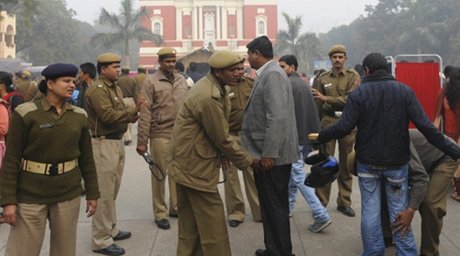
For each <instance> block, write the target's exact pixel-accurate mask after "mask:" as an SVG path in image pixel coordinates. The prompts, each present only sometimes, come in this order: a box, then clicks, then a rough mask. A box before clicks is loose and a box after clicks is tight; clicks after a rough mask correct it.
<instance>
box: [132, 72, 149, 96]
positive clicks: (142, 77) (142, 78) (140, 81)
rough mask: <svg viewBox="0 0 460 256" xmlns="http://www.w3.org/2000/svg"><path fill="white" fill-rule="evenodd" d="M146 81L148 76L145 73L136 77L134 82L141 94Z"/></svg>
mask: <svg viewBox="0 0 460 256" xmlns="http://www.w3.org/2000/svg"><path fill="white" fill-rule="evenodd" d="M145 79H147V75H146V74H145V73H138V74H137V75H136V76H135V77H134V80H135V81H136V85H137V91H138V92H141V90H142V84H143V83H144V81H145Z"/></svg>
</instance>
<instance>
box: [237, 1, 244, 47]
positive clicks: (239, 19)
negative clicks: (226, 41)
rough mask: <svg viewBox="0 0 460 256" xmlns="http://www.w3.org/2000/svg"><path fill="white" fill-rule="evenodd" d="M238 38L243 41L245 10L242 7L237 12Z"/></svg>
mask: <svg viewBox="0 0 460 256" xmlns="http://www.w3.org/2000/svg"><path fill="white" fill-rule="evenodd" d="M236 27H237V29H236V34H237V36H236V38H237V39H238V40H242V39H243V8H242V7H241V6H239V7H238V9H237V10H236Z"/></svg>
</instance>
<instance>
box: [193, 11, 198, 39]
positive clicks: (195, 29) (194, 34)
mask: <svg viewBox="0 0 460 256" xmlns="http://www.w3.org/2000/svg"><path fill="white" fill-rule="evenodd" d="M197 11H198V10H197V7H196V6H194V7H193V9H192V31H193V32H192V39H193V40H197V39H198V32H197V31H198V26H197V24H196V23H197V22H196V18H197V16H198V15H197Z"/></svg>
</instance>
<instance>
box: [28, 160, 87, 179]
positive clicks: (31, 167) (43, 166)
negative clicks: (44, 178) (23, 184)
mask: <svg viewBox="0 0 460 256" xmlns="http://www.w3.org/2000/svg"><path fill="white" fill-rule="evenodd" d="M77 166H78V159H77V158H75V159H73V160H70V161H67V162H62V163H57V164H49V163H39V162H34V161H30V160H25V159H22V170H23V171H26V172H32V173H37V174H43V175H50V176H55V175H59V174H63V173H65V172H69V171H72V170H73V169H75V167H77Z"/></svg>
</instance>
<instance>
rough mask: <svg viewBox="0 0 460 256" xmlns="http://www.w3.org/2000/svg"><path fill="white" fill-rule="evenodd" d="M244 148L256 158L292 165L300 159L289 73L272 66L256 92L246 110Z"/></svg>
mask: <svg viewBox="0 0 460 256" xmlns="http://www.w3.org/2000/svg"><path fill="white" fill-rule="evenodd" d="M242 145H243V148H244V149H245V150H246V151H247V152H248V153H249V154H250V155H251V156H252V157H254V158H258V159H261V157H269V158H274V159H275V165H277V166H279V165H285V164H291V163H293V162H295V161H297V160H298V159H299V157H300V154H299V148H298V145H299V144H298V138H297V126H296V120H295V109H294V98H293V95H292V88H291V83H290V82H289V79H288V77H287V75H286V73H285V72H284V71H283V70H282V69H281V68H280V67H279V66H278V65H277V64H276V63H275V62H271V63H269V64H268V65H267V66H266V68H265V69H264V70H263V72H262V73H261V74H260V76H259V77H258V78H257V81H256V83H255V85H254V88H253V89H252V92H251V96H250V97H249V100H248V104H247V105H246V108H245V110H244V119H243V128H242Z"/></svg>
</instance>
